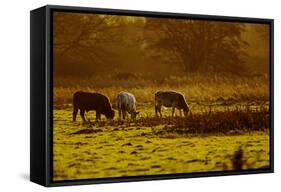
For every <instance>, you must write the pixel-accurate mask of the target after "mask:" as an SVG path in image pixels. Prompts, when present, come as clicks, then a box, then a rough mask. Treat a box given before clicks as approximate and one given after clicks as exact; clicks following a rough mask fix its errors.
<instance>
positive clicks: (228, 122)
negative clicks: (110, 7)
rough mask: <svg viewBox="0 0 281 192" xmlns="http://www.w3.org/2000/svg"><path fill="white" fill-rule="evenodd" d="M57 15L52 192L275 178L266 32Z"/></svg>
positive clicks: (240, 25) (254, 27) (183, 21)
mask: <svg viewBox="0 0 281 192" xmlns="http://www.w3.org/2000/svg"><path fill="white" fill-rule="evenodd" d="M52 14H53V15H52V19H53V23H52V53H53V54H52V55H53V58H52V70H53V106H52V108H53V116H52V122H53V128H52V142H53V147H52V150H53V151H52V157H51V158H52V180H53V181H54V182H56V181H69V180H82V179H83V180H84V179H100V178H116V177H128V176H132V177H133V176H148V175H169V174H183V173H185V174H189V173H202V174H204V173H208V172H226V171H243V170H258V169H269V167H270V108H269V107H270V25H269V24H264V23H252V22H251V23H247V22H233V21H231V22H230V21H218V20H210V19H206V20H204V19H200V20H199V19H192V18H188V17H186V18H161V17H156V16H155V17H149V16H129V15H116V14H115V15H114V14H100V13H89V12H88V13H79V12H63V11H53V13H52Z"/></svg>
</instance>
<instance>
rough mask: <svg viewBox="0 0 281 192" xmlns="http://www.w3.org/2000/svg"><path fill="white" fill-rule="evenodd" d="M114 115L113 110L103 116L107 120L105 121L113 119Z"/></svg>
mask: <svg viewBox="0 0 281 192" xmlns="http://www.w3.org/2000/svg"><path fill="white" fill-rule="evenodd" d="M114 114H115V112H114V110H112V109H111V110H109V111H108V112H107V113H106V114H105V117H106V118H107V119H113V118H114Z"/></svg>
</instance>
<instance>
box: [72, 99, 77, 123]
mask: <svg viewBox="0 0 281 192" xmlns="http://www.w3.org/2000/svg"><path fill="white" fill-rule="evenodd" d="M72 105H73V113H72V120H73V121H76V116H77V113H78V106H77V101H76V95H75V94H74V95H73V103H72Z"/></svg>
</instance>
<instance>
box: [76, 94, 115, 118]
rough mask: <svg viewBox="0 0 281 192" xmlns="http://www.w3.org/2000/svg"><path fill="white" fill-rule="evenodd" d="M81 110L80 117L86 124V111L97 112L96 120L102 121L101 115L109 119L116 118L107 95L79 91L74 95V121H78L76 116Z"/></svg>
mask: <svg viewBox="0 0 281 192" xmlns="http://www.w3.org/2000/svg"><path fill="white" fill-rule="evenodd" d="M78 110H80V115H81V117H82V119H83V121H84V122H85V121H86V120H85V117H84V114H85V111H86V112H88V111H91V110H95V111H96V119H97V120H99V119H101V114H103V115H105V117H106V118H107V119H113V118H114V110H113V109H112V107H111V103H110V101H109V99H108V97H106V96H105V95H102V94H100V93H88V92H82V91H78V92H76V93H74V94H73V114H72V118H73V121H76V115H77V113H78Z"/></svg>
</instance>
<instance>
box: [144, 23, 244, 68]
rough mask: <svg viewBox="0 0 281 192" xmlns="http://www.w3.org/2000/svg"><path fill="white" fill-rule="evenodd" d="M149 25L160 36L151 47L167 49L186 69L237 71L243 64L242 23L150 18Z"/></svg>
mask: <svg viewBox="0 0 281 192" xmlns="http://www.w3.org/2000/svg"><path fill="white" fill-rule="evenodd" d="M146 25H147V26H149V27H148V28H149V29H150V30H151V31H155V33H157V36H158V39H157V41H156V42H154V43H153V44H152V47H154V48H156V49H160V50H162V51H164V52H165V53H164V54H167V53H168V55H169V57H170V59H171V60H172V62H173V63H175V62H176V63H179V64H180V66H181V68H182V69H183V71H184V72H198V71H205V72H208V71H214V72H233V73H237V72H238V71H241V68H243V58H244V57H245V51H244V50H243V47H244V46H245V45H246V43H245V42H244V41H243V40H242V39H241V33H242V32H243V31H244V25H243V24H241V23H229V22H219V21H203V20H191V19H165V20H163V19H155V18H147V22H146ZM175 60H176V61H175ZM237 69H238V70H237Z"/></svg>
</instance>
